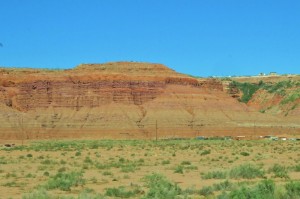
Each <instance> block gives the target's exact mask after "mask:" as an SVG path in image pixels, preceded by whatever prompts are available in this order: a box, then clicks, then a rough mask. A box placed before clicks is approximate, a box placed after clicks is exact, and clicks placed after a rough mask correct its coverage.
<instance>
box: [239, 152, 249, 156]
mask: <svg viewBox="0 0 300 199" xmlns="http://www.w3.org/2000/svg"><path fill="white" fill-rule="evenodd" d="M240 154H241V155H242V156H249V155H250V154H249V153H248V152H244V151H243V152H241V153H240Z"/></svg>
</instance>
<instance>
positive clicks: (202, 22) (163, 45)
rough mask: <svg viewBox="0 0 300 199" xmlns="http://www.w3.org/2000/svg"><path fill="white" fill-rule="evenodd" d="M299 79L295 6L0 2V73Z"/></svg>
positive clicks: (189, 0)
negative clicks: (157, 68) (135, 69)
mask: <svg viewBox="0 0 300 199" xmlns="http://www.w3.org/2000/svg"><path fill="white" fill-rule="evenodd" d="M110 61H141V62H152V63H162V64H165V65H167V66H169V67H170V68H172V69H174V70H176V71H178V72H182V73H187V74H192V75H197V76H212V75H216V76H227V75H256V74H258V73H260V72H265V73H268V72H271V71H272V72H273V71H274V72H278V73H281V74H286V73H297V74H300V1H299V0H0V66H14V67H32V68H72V67H75V66H76V65H78V64H80V63H103V62H110Z"/></svg>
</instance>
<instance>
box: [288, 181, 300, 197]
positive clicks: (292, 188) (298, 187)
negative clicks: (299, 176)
mask: <svg viewBox="0 0 300 199" xmlns="http://www.w3.org/2000/svg"><path fill="white" fill-rule="evenodd" d="M285 188H286V191H287V192H286V195H287V198H300V182H290V183H287V184H286V185H285Z"/></svg>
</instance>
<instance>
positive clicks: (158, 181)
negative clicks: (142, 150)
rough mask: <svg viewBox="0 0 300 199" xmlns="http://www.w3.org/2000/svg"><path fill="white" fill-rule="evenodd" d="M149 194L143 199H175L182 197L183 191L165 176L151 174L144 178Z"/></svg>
mask: <svg viewBox="0 0 300 199" xmlns="http://www.w3.org/2000/svg"><path fill="white" fill-rule="evenodd" d="M144 181H145V183H146V186H147V187H148V189H149V190H148V192H147V193H146V195H145V196H144V197H142V198H143V199H152V198H157V199H159V198H164V199H173V198H176V197H177V196H179V195H181V194H182V193H183V192H182V190H181V189H180V188H179V187H178V186H177V185H176V184H173V183H171V182H169V181H168V180H167V179H166V178H165V177H164V176H163V175H160V174H155V173H154V174H151V175H148V176H146V177H145V178H144Z"/></svg>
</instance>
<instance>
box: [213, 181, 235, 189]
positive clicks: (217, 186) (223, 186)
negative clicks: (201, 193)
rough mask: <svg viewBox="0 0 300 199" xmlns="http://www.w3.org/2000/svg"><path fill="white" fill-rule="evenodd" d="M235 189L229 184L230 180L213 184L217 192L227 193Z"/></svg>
mask: <svg viewBox="0 0 300 199" xmlns="http://www.w3.org/2000/svg"><path fill="white" fill-rule="evenodd" d="M232 187H233V184H232V183H231V182H229V181H228V180H226V181H224V182H220V183H217V184H213V188H214V190H215V191H225V190H226V191H227V190H230V189H231V188H232Z"/></svg>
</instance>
